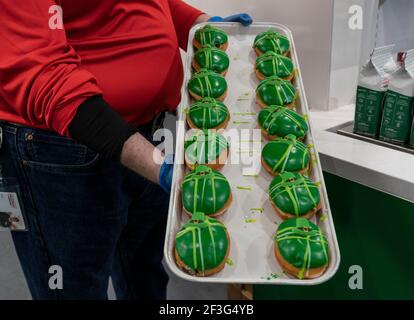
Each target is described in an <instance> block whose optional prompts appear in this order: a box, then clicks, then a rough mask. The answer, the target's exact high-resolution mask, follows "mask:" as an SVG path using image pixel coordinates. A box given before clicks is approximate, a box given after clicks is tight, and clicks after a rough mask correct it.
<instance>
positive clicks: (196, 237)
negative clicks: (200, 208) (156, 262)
mask: <svg viewBox="0 0 414 320" xmlns="http://www.w3.org/2000/svg"><path fill="white" fill-rule="evenodd" d="M228 247H229V241H228V239H227V230H226V227H225V226H224V224H222V223H221V222H220V221H218V220H216V219H213V218H209V217H206V216H205V215H204V214H203V213H199V212H197V214H194V215H193V218H192V219H191V220H190V221H188V222H187V223H186V224H185V225H184V226H183V227H182V228H181V229H180V231H179V232H178V233H177V235H176V238H175V248H176V250H177V253H178V256H179V257H180V259H181V260H182V261H183V262H184V264H185V265H186V266H187V267H188V268H189V269H190V270H191V271H193V272H200V273H203V272H205V271H206V270H211V269H214V268H216V267H218V266H219V265H220V264H222V263H223V262H224V260H225V258H226V253H227V249H228Z"/></svg>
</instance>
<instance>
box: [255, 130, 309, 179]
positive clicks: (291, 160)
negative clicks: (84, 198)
mask: <svg viewBox="0 0 414 320" xmlns="http://www.w3.org/2000/svg"><path fill="white" fill-rule="evenodd" d="M309 159H310V155H309V150H308V148H307V147H306V145H305V144H303V143H302V142H300V141H297V140H296V137H295V136H294V135H292V134H289V135H287V136H286V137H285V138H277V139H276V140H273V141H270V142H268V143H267V144H266V145H265V146H264V148H263V150H262V164H263V167H264V168H265V169H266V171H267V172H269V173H270V174H273V175H277V174H279V173H281V172H286V171H289V172H300V173H302V174H305V173H307V171H308V168H309Z"/></svg>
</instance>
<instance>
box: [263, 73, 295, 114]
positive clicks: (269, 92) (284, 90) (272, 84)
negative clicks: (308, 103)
mask: <svg viewBox="0 0 414 320" xmlns="http://www.w3.org/2000/svg"><path fill="white" fill-rule="evenodd" d="M296 95H297V92H296V89H295V87H294V86H293V85H292V84H291V83H290V82H289V81H286V80H283V79H280V78H278V77H276V76H271V77H268V78H266V79H264V80H262V81H260V82H259V85H258V86H257V89H256V99H257V103H258V104H259V105H260V106H261V107H262V108H264V107H265V106H270V105H277V106H285V107H288V108H293V107H294V106H295V99H296Z"/></svg>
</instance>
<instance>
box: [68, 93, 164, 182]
mask: <svg viewBox="0 0 414 320" xmlns="http://www.w3.org/2000/svg"><path fill="white" fill-rule="evenodd" d="M69 130H70V134H71V136H72V138H73V139H75V140H77V141H78V142H80V143H82V144H84V145H86V146H87V147H89V148H91V149H92V150H94V151H96V152H98V153H100V154H101V155H102V157H104V158H107V159H112V160H114V161H119V162H121V163H122V164H123V165H125V166H126V167H127V168H129V169H131V170H133V171H135V172H136V173H138V174H140V175H142V176H144V177H145V178H148V179H149V180H151V181H153V182H155V183H158V182H159V171H160V164H161V163H162V159H163V155H162V153H161V152H160V151H159V150H158V149H156V148H155V147H154V146H153V145H152V144H151V143H150V142H148V141H147V140H146V139H145V138H144V137H143V136H142V135H141V134H139V133H137V130H136V129H135V128H134V127H133V126H131V125H130V124H128V123H127V122H125V121H124V120H123V119H122V118H121V117H120V116H119V114H117V113H116V112H115V111H114V110H112V109H111V107H110V106H109V105H108V104H107V103H106V102H105V100H104V99H103V98H102V97H101V96H94V97H91V98H89V99H87V100H85V101H84V102H83V103H82V104H81V105H80V106H79V107H78V110H77V112H76V115H75V117H74V118H73V120H72V122H71V124H70V128H69ZM153 155H154V156H153Z"/></svg>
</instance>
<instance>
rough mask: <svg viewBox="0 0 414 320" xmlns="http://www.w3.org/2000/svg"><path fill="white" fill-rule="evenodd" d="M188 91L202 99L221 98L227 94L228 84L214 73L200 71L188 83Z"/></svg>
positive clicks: (204, 70)
mask: <svg viewBox="0 0 414 320" xmlns="http://www.w3.org/2000/svg"><path fill="white" fill-rule="evenodd" d="M188 90H190V91H191V92H192V93H195V94H196V95H198V96H200V97H201V98H205V97H211V98H219V97H220V96H222V95H223V94H224V93H225V92H226V90H227V82H226V80H225V79H224V77H223V76H221V75H220V74H218V73H215V72H214V71H210V70H206V69H200V71H198V72H196V73H195V74H194V75H193V77H192V78H191V79H190V81H189V82H188Z"/></svg>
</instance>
